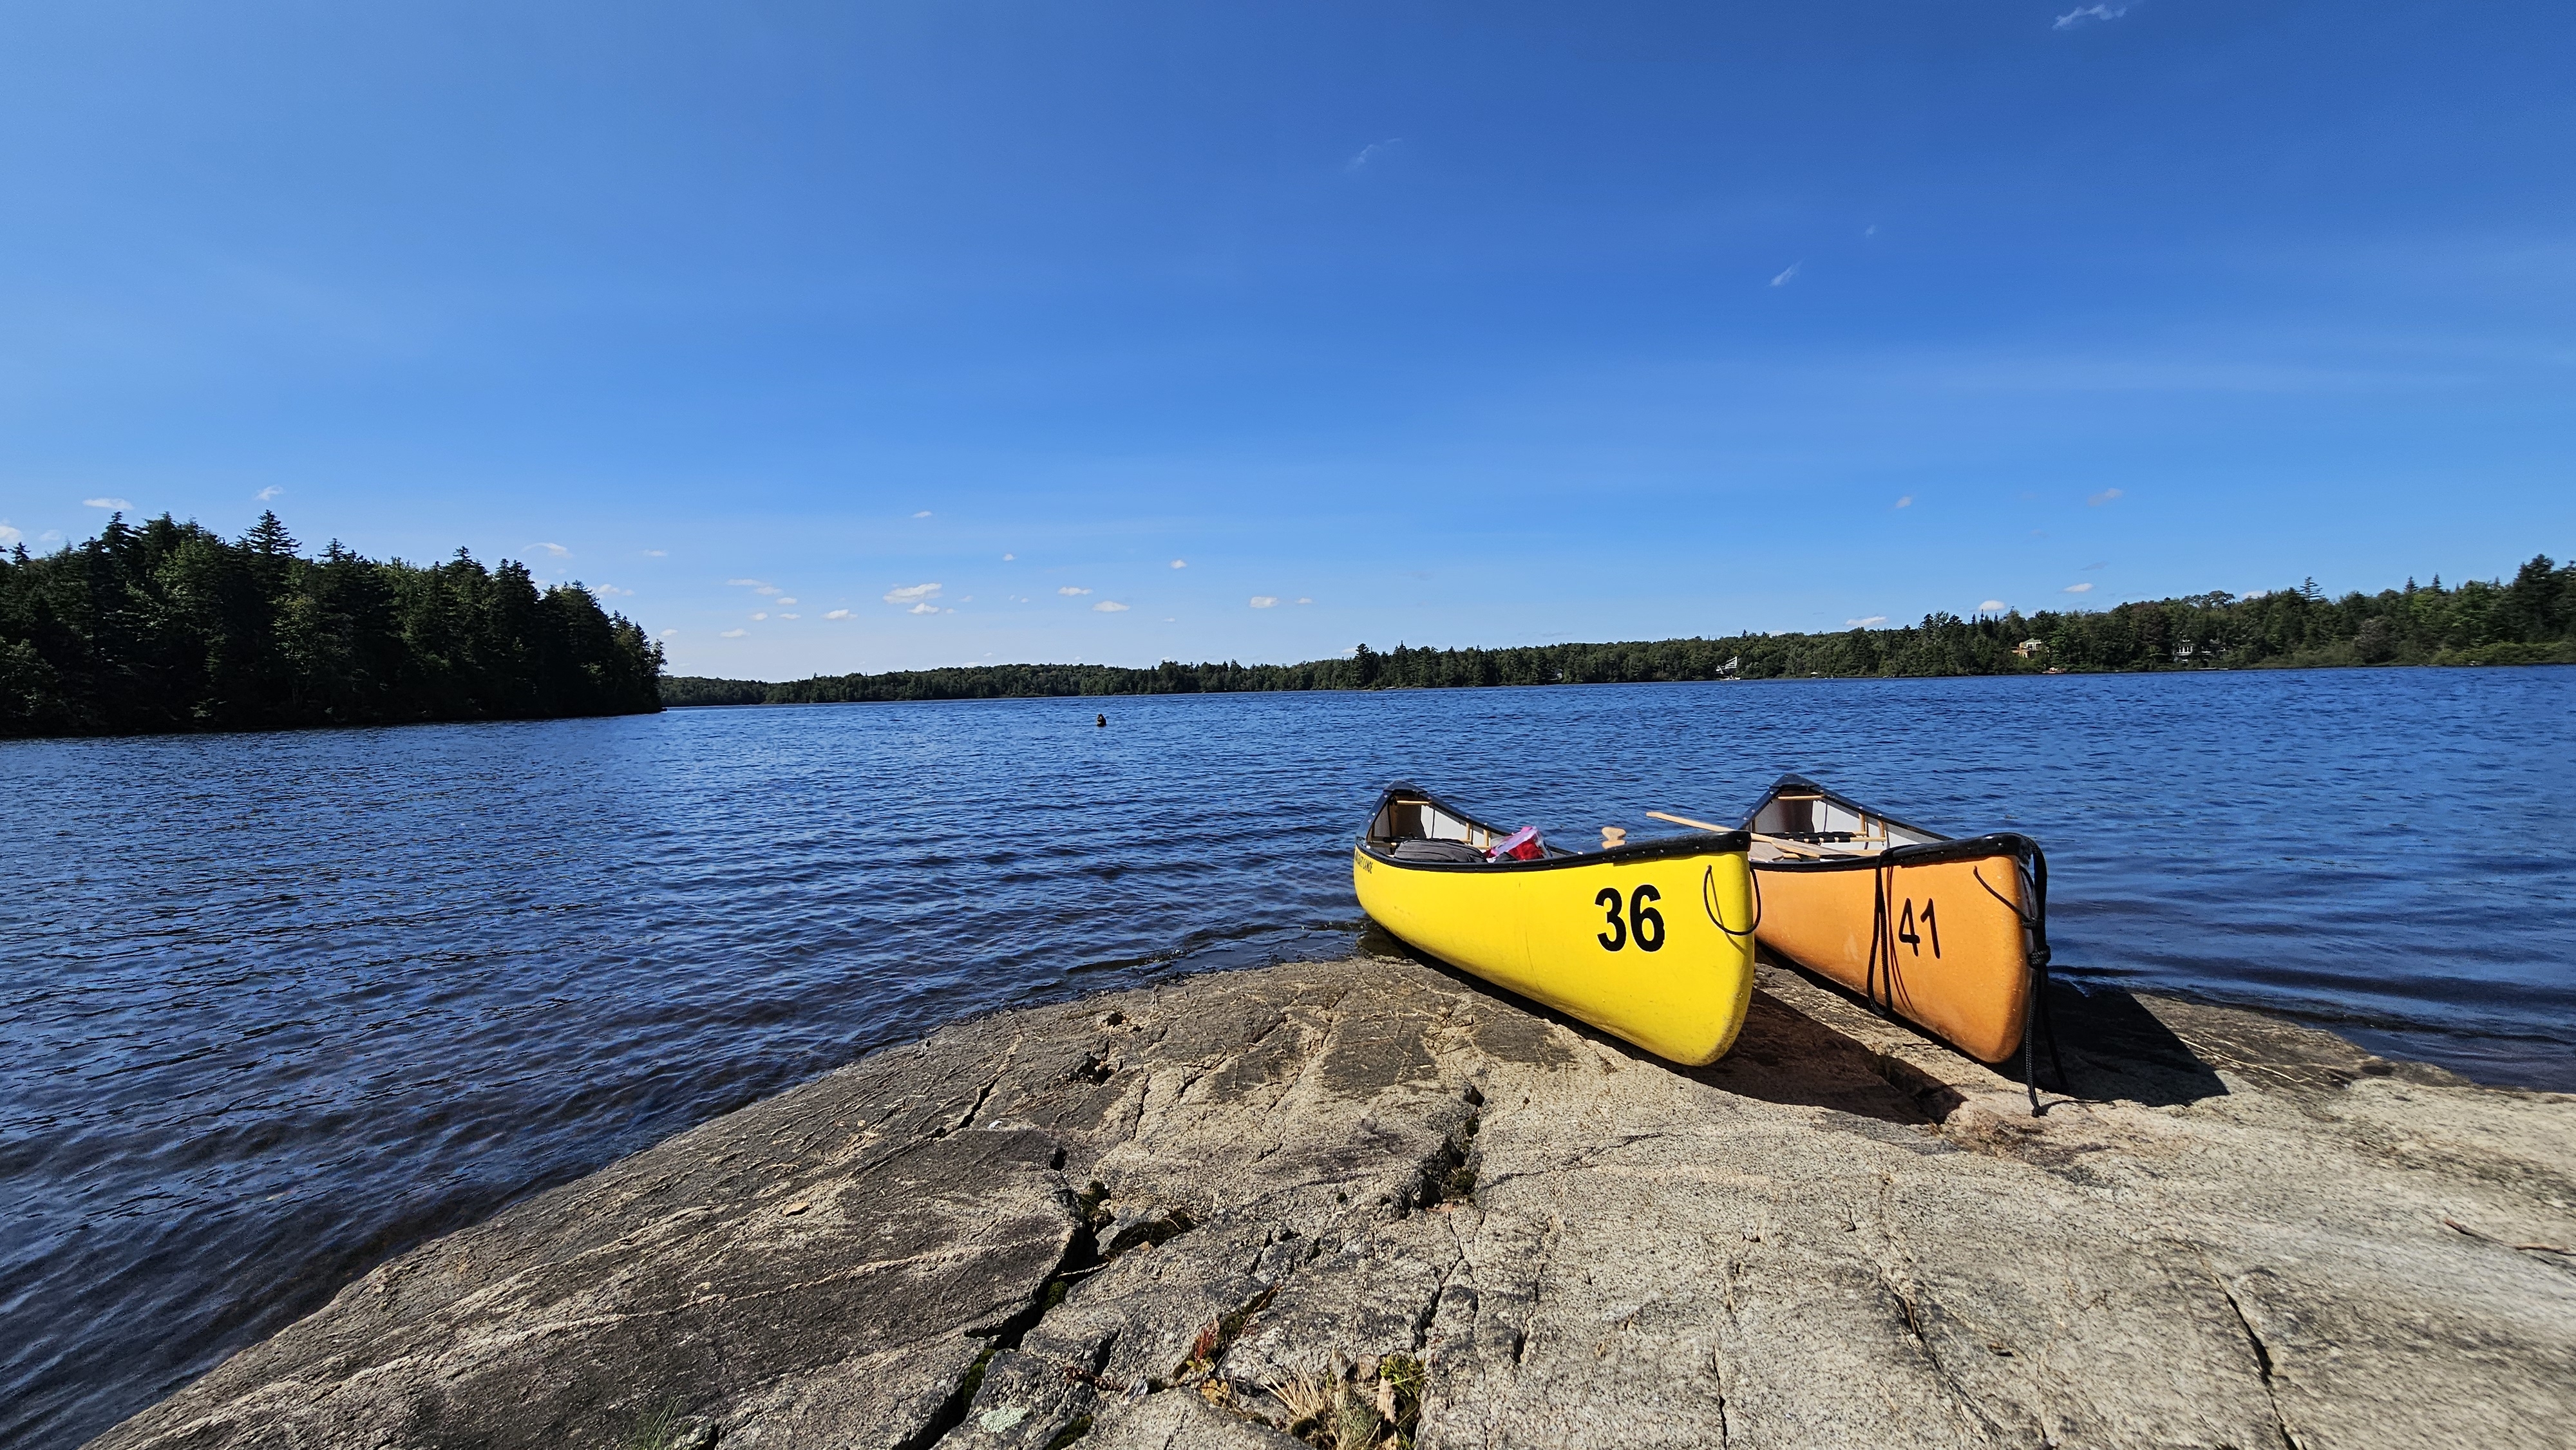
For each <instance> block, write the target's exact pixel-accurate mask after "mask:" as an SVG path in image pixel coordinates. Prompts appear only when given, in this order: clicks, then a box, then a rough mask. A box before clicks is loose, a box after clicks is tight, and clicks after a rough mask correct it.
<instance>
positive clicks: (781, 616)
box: [778, 614, 805, 619]
mask: <svg viewBox="0 0 2576 1450" xmlns="http://www.w3.org/2000/svg"><path fill="white" fill-rule="evenodd" d="M778 617H779V618H781V619H803V618H804V617H805V616H804V615H801V614H782V615H780V616H778Z"/></svg>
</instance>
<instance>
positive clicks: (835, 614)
mask: <svg viewBox="0 0 2576 1450" xmlns="http://www.w3.org/2000/svg"><path fill="white" fill-rule="evenodd" d="M823 617H824V618H825V619H852V618H856V616H855V615H853V614H851V613H850V611H848V610H846V609H835V610H833V611H832V612H831V613H829V614H826V615H824V616H823Z"/></svg>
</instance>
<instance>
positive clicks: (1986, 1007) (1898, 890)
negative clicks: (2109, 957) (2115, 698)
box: [1744, 775, 2055, 1073]
mask: <svg viewBox="0 0 2576 1450" xmlns="http://www.w3.org/2000/svg"><path fill="white" fill-rule="evenodd" d="M1744 826H1745V829H1746V830H1747V831H1749V832H1751V833H1752V840H1753V853H1752V854H1753V872H1754V877H1755V887H1756V890H1757V891H1758V892H1759V894H1760V897H1761V902H1762V917H1761V924H1760V936H1761V941H1762V945H1763V946H1765V947H1767V948H1769V949H1770V950H1771V951H1772V952H1774V953H1776V954H1777V955H1779V956H1781V957H1784V958H1786V959H1788V960H1789V961H1790V962H1792V963H1794V964H1796V965H1798V966H1801V967H1804V968H1806V969H1807V970H1809V971H1812V972H1815V973H1817V974H1818V975H1820V976H1825V977H1830V978H1832V979H1833V980H1834V981H1837V982H1840V983H1841V984H1842V985H1844V986H1845V987H1848V988H1850V989H1851V990H1852V991H1855V992H1858V993H1860V994H1861V995H1863V996H1865V997H1867V998H1868V999H1869V1000H1870V1002H1871V1003H1872V1004H1874V1005H1876V1006H1878V1007H1880V1008H1882V1009H1884V1010H1886V1011H1889V1012H1893V1013H1895V1014H1897V1015H1898V1016H1900V1017H1903V1018H1905V1019H1906V1020H1907V1021H1909V1022H1912V1023H1914V1024H1915V1025H1916V1026H1918V1027H1921V1028H1923V1029H1925V1030H1926V1031H1929V1032H1931V1033H1933V1034H1934V1035H1936V1036H1938V1037H1941V1038H1942V1039H1944V1040H1946V1041H1948V1042H1949V1043H1950V1044H1951V1045H1953V1046H1955V1047H1957V1048H1959V1049H1960V1050H1961V1051H1963V1052H1965V1053H1967V1054H1968V1055H1969V1056H1971V1057H1974V1058H1977V1059H1978V1060H1980V1061H1983V1062H2000V1061H2002V1060H2003V1059H2005V1058H2007V1057H2009V1056H2011V1055H2012V1053H2013V1050H2014V1049H2015V1048H2020V1049H2021V1050H2022V1053H2023V1059H2024V1068H2025V1073H2026V1072H2027V1069H2028V1066H2029V1054H2030V1048H2031V1028H2032V1009H2033V1006H2034V1004H2035V1003H2043V1002H2044V1001H2045V998H2044V996H2043V995H2042V989H2043V987H2044V985H2045V982H2046V979H2047V971H2048V858H2047V857H2046V856H2045V855H2043V854H2041V852H2040V849H2039V844H2038V843H2037V842H2035V841H2033V840H2032V839H2031V838H2030V837H2028V836H2024V835H2018V834H2014V833H2011V832H2001V833H1997V834H1994V835H1987V836H1977V837H1974V838H1972V839H1968V840H1952V839H1951V838H1950V837H1948V836H1944V835H1942V834H1940V833H1939V832H1937V831H1930V830H1926V829H1924V828H1923V827H1921V826H1916V825H1911V824H1908V823H1907V822H1904V821H1900V820H1898V819H1896V818H1895V817H1894V816H1891V815H1888V814H1887V813H1886V812H1884V811H1877V810H1872V809H1870V808H1869V807H1867V806H1864V805H1861V804H1860V803H1859V802H1857V801H1854V800H1852V799H1851V798H1850V797H1848V796H1843V795H1838V794H1836V793H1834V792H1833V791H1829V790H1827V789H1825V788H1824V787H1823V786H1820V785H1818V784H1816V783H1815V782H1814V781H1811V780H1808V779H1806V778H1805V777H1803V776H1796V775H1785V776H1782V777H1781V778H1780V780H1779V781H1778V783H1776V784H1774V785H1773V786H1772V787H1771V790H1770V792H1769V793H1768V794H1766V795H1765V796H1763V798H1762V801H1761V803H1760V804H1758V805H1756V806H1755V807H1754V808H1753V810H1752V811H1751V812H1750V813H1748V814H1747V815H1746V816H1745V819H1744ZM2050 1047H2051V1051H2052V1053H2053V1052H2054V1050H2055V1044H2054V1042H2052V1043H2051V1044H2050Z"/></svg>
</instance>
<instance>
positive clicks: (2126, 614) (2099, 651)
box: [662, 554, 2576, 705]
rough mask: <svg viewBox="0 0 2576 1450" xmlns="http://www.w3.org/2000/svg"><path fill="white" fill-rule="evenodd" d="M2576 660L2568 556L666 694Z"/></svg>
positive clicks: (701, 684)
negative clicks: (2233, 589)
mask: <svg viewBox="0 0 2576 1450" xmlns="http://www.w3.org/2000/svg"><path fill="white" fill-rule="evenodd" d="M2526 664H2576V563H2570V564H2567V565H2564V566H2561V565H2557V564H2555V563H2553V562H2552V561H2551V560H2550V558H2549V557H2548V556H2547V555H2545V554H2544V555H2540V556H2537V557H2535V558H2533V559H2532V560H2531V562H2529V563H2527V564H2525V565H2523V566H2522V568H2521V569H2520V570H2519V571H2517V572H2516V573H2515V575H2514V577H2513V579H2512V580H2511V581H2510V582H2506V581H2503V580H2496V581H2492V582H2489V581H2483V580H2472V581H2470V582H2468V583H2464V584H2460V585H2457V586H2450V587H2446V586H2444V585H2443V583H2442V581H2441V579H2440V578H2439V577H2436V578H2435V579H2434V580H2433V582H2432V583H2431V584H2429V585H2424V586H2418V585H2417V584H2416V583H2415V581H2414V580H2412V579H2409V580H2408V581H2406V585H2405V587H2404V588H2402V589H2388V590H2383V591H2381V592H2380V593H2378V594H2362V593H2357V592H2356V593H2352V594H2347V595H2344V596H2343V597H2342V598H2340V599H2330V598H2327V597H2326V596H2325V595H2324V594H2322V593H2321V592H2319V591H2318V589H2317V588H2316V585H2315V583H2314V582H2313V581H2311V582H2309V583H2307V584H2305V585H2303V586H2301V587H2299V588H2295V589H2283V590H2276V591H2273V592H2270V593H2263V594H2251V595H2245V596H2242V597H2239V596H2236V595H2231V594H2226V593H2210V594H2197V595H2189V596H2186V597H2183V598H2178V599H2159V600H2152V601H2146V602H2141V603H2133V604H2120V605H2114V606H2113V607H2111V608H2110V609H2106V610H2100V611H2093V610H2070V611H2063V612H2061V611H2056V610H2042V611H2039V612H2037V613H2033V614H2030V615H2027V616H2025V615H2023V614H2022V613H2021V612H2020V611H2018V610H2015V611H2011V612H2008V613H2005V614H2000V615H1981V616H1978V617H1975V618H1964V619H1963V618H1961V617H1959V616H1957V615H1953V614H1933V615H1928V616H1926V617H1925V618H1924V619H1923V621H1922V622H1921V623H1920V624H1914V625H1906V626H1902V627H1899V628H1894V629H1850V630H1844V631H1841V632H1838V633H1830V634H1752V635H1734V636H1729V637H1725V638H1718V639H1701V638H1696V637H1694V638H1690V639H1665V640H1651V641H1639V642H1634V643H1618V644H1556V645H1524V646H1519V647H1515V648H1506V649H1431V648H1415V647H1408V646H1404V645H1398V646H1397V647H1396V648H1394V649H1392V650H1386V651H1378V650H1372V649H1370V648H1369V647H1368V646H1366V645H1362V646H1360V647H1359V648H1358V649H1357V650H1355V651H1353V652H1352V653H1351V654H1350V655H1348V656H1344V657H1341V658H1337V659H1327V660H1307V661H1305V662H1303V663H1300V664H1288V665H1246V664H1241V663H1238V662H1235V661H1231V660H1229V661H1226V662H1223V663H1217V662H1212V661H1211V662H1203V663H1200V664H1183V663H1181V662H1179V661H1177V660H1165V661H1164V662H1163V663H1162V664H1160V665H1156V666H1154V667H1152V668H1149V669H1133V668H1126V667H1122V666H1117V665H1035V664H1029V665H968V666H959V667H955V668H948V669H933V670H894V671H889V672H886V673H883V674H850V675H817V676H814V677H813V678H811V679H805V680H789V681H786V682H783V683H778V684H771V683H768V682H765V681H760V680H721V679H709V678H704V677H699V676H674V677H670V678H666V679H664V680H663V681H662V700H663V703H665V704H668V705H803V704H840V703H856V702H864V701H889V700H988V699H1010V698H1029V697H1046V696H1071V695H1173V694H1182V695H1186V694H1221V693H1231V692H1238V691H1265V690H1382V689H1438V688H1452V687H1466V686H1488V685H1552V684H1621V683H1639V682H1648V681H1658V680H1721V679H1749V680H1759V679H1777V678H1781V677H1785V676H1798V677H1806V676H1833V677H1854V676H1933V675H2009V674H2041V673H2046V672H2049V671H2052V670H2054V671H2063V672H2069V673H2076V672H2085V673H2090V672H2102V671H2140V670H2195V669H2199V670H2205V669H2252V668H2265V667H2279V668H2289V667H2301V666H2310V667H2313V666H2343V665H2526Z"/></svg>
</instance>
